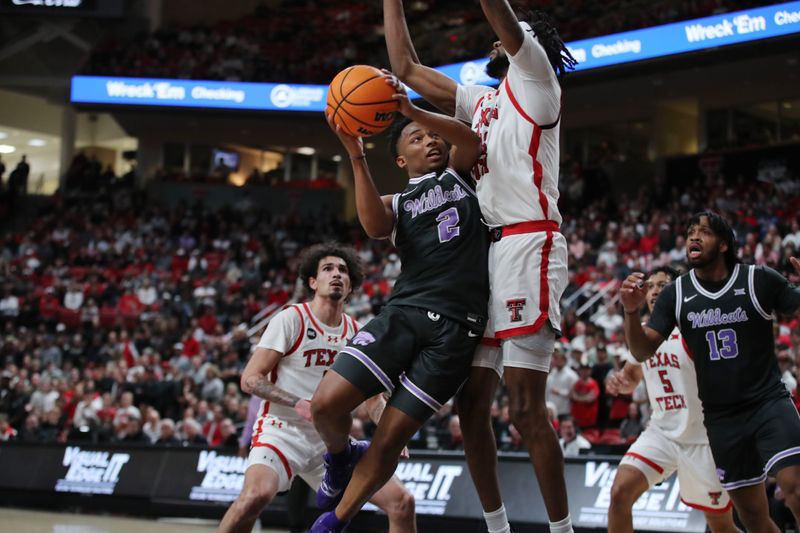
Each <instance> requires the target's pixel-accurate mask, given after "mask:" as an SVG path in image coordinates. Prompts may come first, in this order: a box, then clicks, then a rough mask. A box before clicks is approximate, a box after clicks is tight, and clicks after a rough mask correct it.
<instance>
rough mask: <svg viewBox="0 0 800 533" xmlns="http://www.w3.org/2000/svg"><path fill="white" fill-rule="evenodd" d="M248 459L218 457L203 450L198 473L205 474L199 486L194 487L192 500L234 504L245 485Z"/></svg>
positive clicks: (198, 462) (190, 496)
mask: <svg viewBox="0 0 800 533" xmlns="http://www.w3.org/2000/svg"><path fill="white" fill-rule="evenodd" d="M246 466H247V459H245V458H244V457H236V456H234V455H217V452H215V451H207V450H203V451H201V452H200V455H199V456H198V458H197V471H198V472H199V473H202V474H204V476H203V481H202V483H200V485H199V486H195V487H192V492H191V494H189V499H190V500H204V501H215V502H232V501H233V500H235V499H236V497H237V496H239V492H241V490H242V486H243V485H244V469H245V467H246Z"/></svg>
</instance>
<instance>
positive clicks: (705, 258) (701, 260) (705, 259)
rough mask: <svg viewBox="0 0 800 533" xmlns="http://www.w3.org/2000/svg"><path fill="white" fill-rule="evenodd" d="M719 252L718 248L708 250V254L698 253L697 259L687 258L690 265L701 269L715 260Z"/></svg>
mask: <svg viewBox="0 0 800 533" xmlns="http://www.w3.org/2000/svg"><path fill="white" fill-rule="evenodd" d="M719 254H720V251H719V249H716V250H712V251H710V252H708V255H706V254H700V257H698V258H697V259H694V260H692V258H690V257H688V258H687V260H688V263H689V266H690V267H692V268H701V269H702V268H705V267H707V266H708V265H710V264H711V263H713V262H714V261H716V260H717V258H718V257H719Z"/></svg>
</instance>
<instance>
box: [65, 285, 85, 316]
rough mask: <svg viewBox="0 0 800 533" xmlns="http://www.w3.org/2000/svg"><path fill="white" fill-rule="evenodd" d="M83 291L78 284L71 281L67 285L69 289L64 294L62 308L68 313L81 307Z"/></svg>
mask: <svg viewBox="0 0 800 533" xmlns="http://www.w3.org/2000/svg"><path fill="white" fill-rule="evenodd" d="M83 298H84V295H83V290H81V287H80V286H79V285H78V282H76V281H73V282H72V283H70V285H69V289H67V292H65V293H64V307H65V308H67V309H69V310H70V311H77V310H78V309H80V308H81V306H82V305H83Z"/></svg>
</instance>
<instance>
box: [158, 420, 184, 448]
mask: <svg viewBox="0 0 800 533" xmlns="http://www.w3.org/2000/svg"><path fill="white" fill-rule="evenodd" d="M158 428H159V435H158V439H156V442H155V444H156V445H157V446H180V445H181V441H180V439H178V437H177V436H176V435H175V421H174V420H172V419H171V418H164V419H163V420H161V422H160V423H159V425H158Z"/></svg>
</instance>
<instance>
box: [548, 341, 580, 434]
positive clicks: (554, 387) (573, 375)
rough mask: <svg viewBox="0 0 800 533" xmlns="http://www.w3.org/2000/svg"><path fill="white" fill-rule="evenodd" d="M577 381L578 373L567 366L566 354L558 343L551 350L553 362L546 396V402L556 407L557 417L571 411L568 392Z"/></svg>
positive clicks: (566, 414) (561, 416)
mask: <svg viewBox="0 0 800 533" xmlns="http://www.w3.org/2000/svg"><path fill="white" fill-rule="evenodd" d="M577 381H578V373H577V372H575V371H574V370H573V369H572V368H570V367H569V366H567V356H566V355H565V354H564V349H563V347H561V346H560V345H559V346H558V347H557V348H556V350H555V351H554V352H553V363H552V366H551V367H550V374H548V376H547V389H546V397H547V401H548V402H552V403H553V405H554V406H555V409H556V415H557V416H558V418H559V419H561V418H563V417H565V416H568V415H569V414H570V412H571V408H572V403H571V400H570V393H571V392H572V386H573V385H575V382H577Z"/></svg>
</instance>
